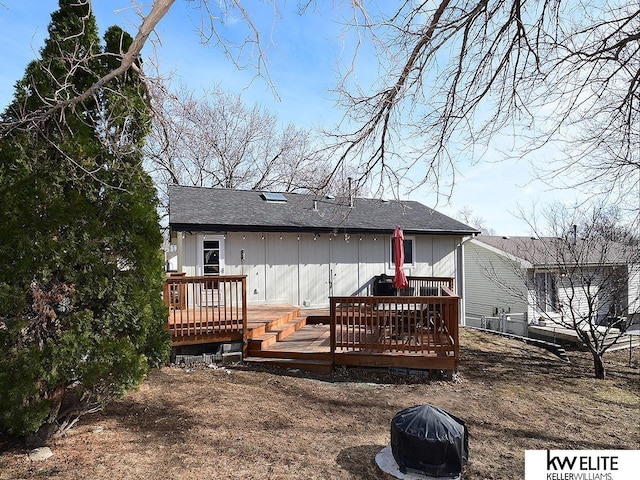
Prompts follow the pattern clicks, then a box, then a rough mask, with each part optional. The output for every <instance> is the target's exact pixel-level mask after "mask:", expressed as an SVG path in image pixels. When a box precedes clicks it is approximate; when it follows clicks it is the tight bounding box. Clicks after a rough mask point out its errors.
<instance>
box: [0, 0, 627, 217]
mask: <svg viewBox="0 0 640 480" xmlns="http://www.w3.org/2000/svg"><path fill="white" fill-rule="evenodd" d="M315 3H316V2H315V1H314V0H309V1H305V2H299V3H298V4H297V5H296V7H295V8H298V9H300V10H301V11H306V10H313V8H309V7H310V6H311V5H313V4H315ZM176 5H177V4H175V2H174V0H154V1H153V2H152V5H151V8H150V9H146V10H145V9H143V8H142V2H140V3H138V2H137V1H134V2H133V6H134V7H135V8H138V9H139V12H140V19H141V21H140V28H139V31H138V33H137V35H136V36H135V39H134V42H133V43H132V44H131V46H130V48H128V49H127V51H126V52H123V55H122V59H121V62H120V63H119V65H118V66H117V67H116V68H114V69H113V70H112V71H111V72H109V73H108V74H106V75H105V76H104V77H103V78H100V79H98V80H97V81H96V82H95V83H94V84H93V85H92V86H90V87H89V88H88V89H87V90H86V91H83V92H73V93H71V94H70V92H68V91H67V90H65V89H64V88H61V89H59V90H57V91H55V92H54V94H53V95H51V96H50V97H47V98H44V99H43V100H44V101H43V104H44V107H43V108H41V109H40V110H38V111H37V112H31V113H29V114H28V115H27V114H25V115H22V116H16V117H15V119H14V120H12V121H11V122H6V123H5V124H3V125H2V132H5V131H6V130H7V129H12V128H17V127H22V128H30V125H31V126H32V125H34V124H37V122H39V121H40V120H41V119H42V118H44V117H46V116H50V115H59V116H64V111H65V110H66V109H67V108H72V107H73V106H74V105H77V104H79V103H80V102H82V101H83V100H84V99H86V98H88V97H89V96H91V95H93V94H94V92H95V91H96V90H97V89H98V88H99V87H100V86H102V85H104V84H105V83H106V82H107V81H108V80H109V79H111V78H113V77H115V76H117V75H120V74H122V73H123V72H125V71H126V70H127V69H129V68H134V67H135V65H134V62H133V59H134V58H136V57H137V56H138V55H139V54H140V52H141V49H142V47H143V46H144V45H145V43H146V42H148V40H149V38H150V35H151V34H152V32H153V30H154V28H155V27H156V25H157V24H158V23H159V22H160V21H161V19H162V18H163V17H164V16H165V15H166V14H167V12H168V11H169V10H170V9H172V8H178V7H176ZM180 5H181V6H180V8H183V7H184V6H183V5H182V4H180ZM272 5H273V11H274V18H277V16H278V15H277V14H278V9H279V8H284V6H285V5H286V4H285V3H284V2H283V1H282V2H279V1H278V0H272ZM192 6H194V7H195V8H198V9H199V11H200V12H201V22H200V24H199V29H200V34H201V36H202V39H203V41H210V42H212V43H215V44H216V45H217V46H219V47H220V48H222V49H223V51H224V52H225V53H226V54H227V55H228V57H229V58H230V59H231V61H233V62H235V63H236V64H238V65H243V66H244V65H246V63H249V64H250V65H252V66H253V67H254V68H255V70H256V72H257V75H259V76H261V77H263V78H266V79H267V82H269V84H271V81H270V79H269V72H268V68H267V63H266V56H265V54H264V52H265V50H264V45H265V42H267V43H268V41H269V40H268V39H269V38H270V35H269V33H270V32H266V31H262V30H260V28H258V24H257V22H255V21H254V17H253V12H255V11H257V9H258V7H257V6H256V5H255V4H254V3H251V2H246V1H243V0H231V1H228V2H211V1H210V0H200V1H199V2H193V4H192ZM339 7H341V5H340V4H336V5H333V8H339ZM342 7H343V8H351V12H352V18H351V21H350V22H347V23H348V27H349V28H353V29H355V30H351V31H350V32H347V33H346V35H347V36H346V37H345V38H346V39H347V40H348V41H351V40H353V43H354V45H356V47H355V50H356V53H355V55H356V57H355V58H356V59H354V60H353V61H352V62H349V63H348V65H349V67H348V69H347V71H346V72H344V75H343V79H344V81H343V83H342V85H341V91H342V99H343V101H344V106H345V107H346V108H347V113H348V115H349V117H348V118H349V121H348V122H346V124H345V125H346V126H345V128H346V129H345V130H344V131H345V132H346V133H344V134H343V135H339V136H338V140H339V142H338V146H337V147H336V149H335V151H334V153H335V157H334V158H336V159H337V162H336V165H335V170H334V172H340V171H342V168H343V164H344V163H350V164H351V165H350V167H349V168H350V169H352V170H355V171H357V173H358V175H357V176H356V177H355V179H356V182H357V183H361V184H362V183H366V182H367V181H370V180H371V178H372V177H373V178H376V179H377V181H379V182H385V183H392V184H397V183H402V182H406V183H408V185H410V186H415V185H419V184H422V183H425V182H429V183H431V184H433V185H434V188H435V190H436V191H438V192H441V193H442V192H443V191H444V193H446V192H447V190H448V191H449V192H450V188H452V185H453V183H454V181H455V161H456V160H455V159H456V158H459V157H460V155H464V154H466V153H467V152H469V151H471V150H472V149H474V148H477V147H478V146H479V145H486V144H488V142H490V141H491V139H492V138H494V135H495V134H496V133H499V132H504V131H505V129H510V133H511V135H513V136H514V138H517V139H518V140H517V141H516V142H515V143H516V144H517V145H516V147H518V148H517V149H516V150H515V151H514V152H513V155H514V156H516V155H517V156H520V155H522V154H524V153H526V152H530V151H536V150H538V149H540V148H543V147H545V146H547V145H550V144H556V143H558V144H560V145H564V146H565V147H566V148H565V154H564V155H563V156H562V158H561V159H560V160H559V163H556V164H554V165H552V168H551V169H550V170H544V169H543V170H542V172H541V176H542V177H543V178H544V179H546V180H548V181H549V182H553V183H554V184H556V185H557V184H559V185H561V186H562V185H572V186H583V187H586V189H587V190H589V192H591V193H612V192H613V193H615V194H617V195H618V196H619V197H620V198H626V199H627V200H628V202H629V203H628V206H629V208H631V209H636V210H637V209H638V207H637V202H636V201H635V199H636V198H637V192H638V188H640V184H639V183H640V174H639V173H638V172H640V159H639V155H640V153H638V152H640V140H639V138H640V129H639V128H638V125H640V118H639V114H638V113H639V106H638V105H639V102H640V100H639V99H640V34H639V33H638V32H639V31H640V9H639V8H638V5H637V2H635V1H629V0H607V1H604V2H602V1H600V0H581V1H578V0H542V1H532V0H469V1H462V0H427V1H424V2H414V1H408V0H407V1H402V2H399V3H393V4H389V3H388V2H378V3H377V4H372V5H368V6H365V4H364V2H360V1H354V2H351V4H350V5H349V7H346V5H343V6H342ZM229 18H234V19H241V20H244V21H245V22H246V26H247V29H246V32H247V35H246V37H244V38H243V39H241V40H240V42H238V43H237V44H235V45H233V44H231V42H230V41H229V40H228V39H227V38H226V37H225V26H226V21H227V19H229ZM268 28H273V27H272V26H270V27H268ZM349 35H351V36H349ZM265 39H267V40H265ZM365 43H367V44H368V45H373V47H374V49H375V60H376V61H377V62H378V64H379V72H380V74H379V75H378V76H377V78H376V80H375V81H374V83H373V84H371V85H366V84H365V85H358V83H357V81H356V79H357V77H356V76H355V75H352V73H353V72H354V71H356V67H357V54H358V50H359V46H360V45H364V44H365ZM234 47H236V48H235V49H234ZM369 60H370V59H368V58H367V61H369ZM76 61H77V64H78V67H79V68H83V67H85V66H87V65H88V64H89V61H90V59H88V58H86V56H84V55H83V54H82V52H78V54H77V58H76ZM535 161H536V165H538V166H541V165H540V162H541V161H540V160H538V159H535ZM356 167H357V168H356ZM329 181H330V180H327V183H328V182H329ZM629 193H631V195H629Z"/></svg>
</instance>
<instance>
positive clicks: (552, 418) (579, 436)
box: [0, 329, 640, 480]
mask: <svg viewBox="0 0 640 480" xmlns="http://www.w3.org/2000/svg"><path fill="white" fill-rule="evenodd" d="M569 357H570V359H571V364H566V363H563V362H561V361H560V360H559V359H557V357H555V356H553V355H552V354H550V353H548V352H546V351H544V350H541V349H538V348H535V347H532V346H528V345H526V344H523V343H521V342H518V341H514V340H509V339H504V338H501V337H498V336H494V335H491V334H486V333H482V332H477V331H472V330H467V329H462V331H461V366H460V371H459V374H458V375H457V376H456V378H455V379H454V380H453V381H451V382H444V381H442V382H441V381H431V382H429V381H427V380H426V379H423V378H419V377H407V376H403V375H397V374H395V375H391V374H389V372H386V371H378V372H372V371H364V370H358V369H350V370H342V371H338V372H336V373H334V374H332V375H331V376H313V375H309V374H304V373H302V372H297V371H287V370H274V369H270V370H267V369H264V370H262V369H256V368H255V367H248V366H245V365H233V366H230V367H224V368H222V367H219V368H216V369H214V368H209V367H207V366H200V367H198V368H193V367H192V368H178V367H167V368H163V369H161V370H158V371H154V372H153V373H152V374H151V375H150V376H149V378H148V380H147V381H146V382H145V383H144V384H143V385H142V387H141V388H140V389H139V390H138V391H136V392H133V393H131V394H130V395H128V396H127V397H126V398H124V399H123V400H121V401H119V402H117V403H115V404H112V405H111V406H109V407H108V408H107V409H106V410H105V411H104V412H101V413H99V414H95V415H91V416H88V417H85V418H84V419H83V420H82V421H81V422H80V424H79V425H78V426H77V427H76V428H75V429H74V430H72V431H71V432H70V433H69V434H68V435H67V436H65V437H64V438H62V439H59V440H56V441H55V442H54V443H53V444H52V445H51V448H52V450H53V453H54V455H53V457H51V458H49V459H48V460H46V461H43V462H31V461H30V460H29V459H28V457H27V454H28V450H26V449H24V448H21V447H16V446H13V445H10V444H9V443H6V442H5V443H4V444H0V450H1V451H2V452H1V453H0V479H2V480H4V479H22V478H56V479H70V480H71V479H73V480H75V479H109V480H115V479H144V480H146V479H176V480H177V479H198V480H201V479H214V478H215V479H227V478H230V479H234V478H237V479H261V480H263V479H378V478H380V479H385V478H389V477H388V476H386V475H385V474H383V473H382V472H380V471H379V470H378V468H377V466H376V464H375V461H374V457H375V455H376V454H377V453H378V452H379V451H380V450H381V449H382V448H383V447H384V446H386V445H387V444H388V443H389V430H390V421H391V419H392V417H393V416H394V415H395V414H396V413H397V412H399V411H400V410H403V409H405V408H407V407H410V406H413V405H419V404H425V403H430V404H434V405H437V406H439V407H441V408H444V409H445V410H447V411H449V412H450V413H452V414H454V415H456V416H458V417H460V418H462V419H463V420H465V421H466V422H467V426H468V428H469V435H470V440H469V463H468V464H467V466H466V467H465V468H464V470H463V472H462V473H463V474H462V476H463V478H464V479H518V478H523V476H524V451H525V450H526V449H547V448H549V449H640V392H639V374H638V364H639V362H640V351H638V350H637V349H636V350H635V351H634V352H633V360H632V366H631V368H630V367H628V362H629V351H628V350H622V351H620V352H613V353H611V354H608V357H607V356H605V360H606V361H607V367H608V374H609V378H608V379H607V380H605V381H598V380H594V379H592V378H591V372H592V364H591V359H590V357H589V355H588V354H586V353H583V352H569Z"/></svg>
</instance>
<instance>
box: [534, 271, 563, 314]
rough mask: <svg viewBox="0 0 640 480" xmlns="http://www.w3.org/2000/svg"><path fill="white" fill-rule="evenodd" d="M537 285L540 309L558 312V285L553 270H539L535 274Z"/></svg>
mask: <svg viewBox="0 0 640 480" xmlns="http://www.w3.org/2000/svg"><path fill="white" fill-rule="evenodd" d="M535 287H536V298H537V301H538V306H539V307H540V310H542V311H543V312H557V311H558V285H557V283H556V277H555V275H554V274H553V273H551V272H537V273H536V274H535Z"/></svg>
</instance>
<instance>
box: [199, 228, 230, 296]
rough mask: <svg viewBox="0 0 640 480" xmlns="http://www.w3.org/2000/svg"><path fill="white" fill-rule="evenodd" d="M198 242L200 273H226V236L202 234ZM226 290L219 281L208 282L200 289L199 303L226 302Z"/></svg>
mask: <svg viewBox="0 0 640 480" xmlns="http://www.w3.org/2000/svg"><path fill="white" fill-rule="evenodd" d="M199 237H200V238H199V242H198V272H197V274H198V275H201V276H205V277H208V276H212V277H213V276H219V275H224V267H225V265H224V236H222V235H200V236H199ZM223 298H224V292H223V291H221V290H220V289H219V283H218V282H214V281H212V282H206V281H205V283H204V285H203V287H202V288H201V289H200V299H199V304H200V305H202V306H213V305H221V304H224V301H223Z"/></svg>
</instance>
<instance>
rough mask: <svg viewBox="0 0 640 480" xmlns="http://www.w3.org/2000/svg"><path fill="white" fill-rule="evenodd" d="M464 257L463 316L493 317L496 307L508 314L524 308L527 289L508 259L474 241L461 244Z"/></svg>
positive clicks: (524, 309) (522, 311) (522, 310)
mask: <svg viewBox="0 0 640 480" xmlns="http://www.w3.org/2000/svg"><path fill="white" fill-rule="evenodd" d="M464 256H465V258H464V262H465V308H466V314H467V315H469V316H477V317H479V316H482V315H484V316H495V314H496V309H504V310H505V311H506V312H512V313H524V312H526V311H527V300H526V298H527V288H526V285H525V282H524V280H523V279H522V278H521V275H523V274H524V272H523V273H522V274H519V273H517V272H516V270H515V268H514V265H513V262H512V261H510V260H509V259H507V258H504V257H502V256H500V255H498V254H496V253H494V252H492V251H490V250H488V249H486V248H484V247H483V246H481V245H479V244H478V243H476V242H474V241H471V242H468V243H466V244H465V245H464ZM497 279H500V280H499V281H497ZM502 284H506V285H510V286H511V288H510V289H508V288H505V287H504V286H503V285H502ZM511 290H515V291H511Z"/></svg>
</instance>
